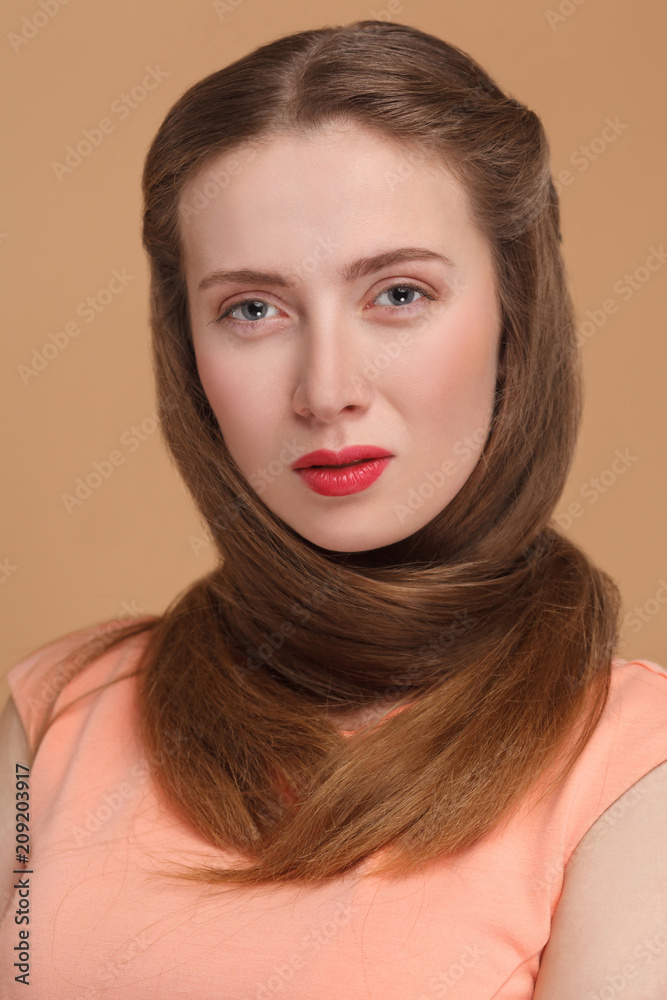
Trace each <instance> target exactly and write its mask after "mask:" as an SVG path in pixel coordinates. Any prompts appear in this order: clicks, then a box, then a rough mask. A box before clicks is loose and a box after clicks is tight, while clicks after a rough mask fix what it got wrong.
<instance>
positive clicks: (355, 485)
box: [296, 455, 391, 497]
mask: <svg viewBox="0 0 667 1000" xmlns="http://www.w3.org/2000/svg"><path fill="white" fill-rule="evenodd" d="M390 458H391V455H387V456H386V457H385V458H370V459H369V460H368V461H367V462H360V463H359V465H348V466H346V467H345V468H343V469H336V468H329V469H317V468H314V467H311V468H310V469H296V472H297V473H298V474H299V475H300V476H301V478H302V480H303V481H304V483H305V484H306V486H310V488H311V490H313V492H315V493H321V494H322V496H325V497H346V496H348V495H349V494H350V493H360V492H361V490H367V489H368V487H369V486H372V485H373V483H374V482H375V480H376V479H378V478H379V476H381V475H382V473H383V472H384V470H385V469H386V467H387V465H388V464H389V459H390Z"/></svg>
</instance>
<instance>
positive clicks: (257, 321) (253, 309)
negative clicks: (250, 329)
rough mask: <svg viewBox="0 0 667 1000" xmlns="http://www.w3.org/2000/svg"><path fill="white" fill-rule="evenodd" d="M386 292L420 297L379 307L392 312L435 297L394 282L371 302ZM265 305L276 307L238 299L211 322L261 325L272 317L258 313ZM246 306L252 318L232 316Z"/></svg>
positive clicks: (261, 300)
mask: <svg viewBox="0 0 667 1000" xmlns="http://www.w3.org/2000/svg"><path fill="white" fill-rule="evenodd" d="M388 292H397V293H398V298H399V299H401V298H402V299H403V300H405V298H406V296H407V297H410V296H411V295H412V293H414V292H418V293H419V296H420V298H419V299H417V300H416V302H415V301H414V300H412V299H411V300H410V301H409V302H405V301H403V302H402V303H400V304H399V305H394V304H393V303H389V304H387V305H384V306H382V307H381V308H386V309H391V310H392V311H394V312H408V311H410V312H411V311H412V310H413V307H415V306H416V305H417V304H418V303H419V301H420V299H422V298H423V299H431V300H433V299H435V297H436V296H435V295H432V294H431V293H430V292H427V291H426V289H425V288H422V287H421V285H413V284H408V283H403V282H395V283H394V284H392V285H387V287H386V288H384V289H383V290H382V291H381V292H378V294H377V295H376V296H375V298H374V299H372V302H377V300H378V299H379V298H380V297H381V296H382V295H386V294H387V293H388ZM265 307H266V308H269V309H276V308H277V306H273V305H271V303H270V302H267V301H266V300H265V299H258V298H252V299H240V300H239V301H238V302H233V303H232V305H230V306H228V307H227V309H225V311H224V312H223V313H222V314H221V315H220V316H218V317H217V319H214V320H213V322H214V323H224V322H225V321H228V322H229V325H230V326H234V325H237V326H261V325H262V324H263V323H264V322H265V320H266V319H267V318H268V319H271V318H273V317H267V316H266V315H259V313H261V312H262V311H263V310H264V308H265ZM417 307H418V306H417ZM246 308H247V309H249V311H250V314H251V317H252V318H249V317H248V316H246V317H245V318H244V319H235V318H234V316H233V313H235V312H236V310H237V309H246Z"/></svg>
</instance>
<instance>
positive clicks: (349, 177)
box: [179, 125, 479, 268]
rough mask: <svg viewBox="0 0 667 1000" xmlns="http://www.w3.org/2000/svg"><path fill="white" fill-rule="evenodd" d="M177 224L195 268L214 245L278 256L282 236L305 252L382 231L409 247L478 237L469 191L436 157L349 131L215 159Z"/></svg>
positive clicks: (272, 142) (281, 139) (271, 143)
mask: <svg viewBox="0 0 667 1000" xmlns="http://www.w3.org/2000/svg"><path fill="white" fill-rule="evenodd" d="M179 223H180V229H181V236H182V241H183V247H184V251H185V257H186V263H188V264H189V265H191V266H195V267H197V268H200V267H203V266H207V265H208V264H209V263H211V262H212V259H211V255H212V254H213V253H218V252H219V250H220V246H221V244H227V245H228V246H231V245H233V246H234V249H235V250H237V251H239V252H241V253H246V252H249V251H250V250H252V251H254V252H255V253H256V251H257V247H258V244H259V245H261V246H262V247H263V248H264V249H266V250H267V251H269V250H271V251H276V252H279V251H280V249H281V246H282V244H283V243H284V241H285V238H286V235H288V236H289V239H290V241H291V242H292V243H294V242H295V241H296V242H299V241H301V242H303V244H304V245H306V244H307V243H308V242H309V241H310V242H312V241H313V240H317V239H318V237H321V235H322V234H323V233H329V234H333V233H336V234H338V236H341V234H343V235H344V236H345V237H349V239H350V241H351V243H354V244H355V245H358V243H359V240H360V239H362V240H363V239H364V235H365V237H366V239H368V237H370V236H372V234H373V233H374V232H378V233H379V232H380V231H381V232H382V234H383V235H385V236H389V237H391V238H393V239H396V240H401V239H405V240H406V241H407V242H414V241H415V239H416V238H417V237H421V238H422V239H431V240H432V239H433V238H434V237H435V236H436V235H438V234H440V235H442V234H444V233H448V234H449V235H450V236H451V237H454V238H458V239H459V241H460V239H461V238H462V237H466V236H467V238H471V237H474V236H475V234H474V233H473V230H474V228H475V227H474V226H473V223H472V220H471V213H470V205H469V202H468V198H467V194H466V191H465V189H464V187H463V186H462V184H461V183H460V182H459V181H458V180H457V178H456V177H455V176H454V175H453V173H452V172H451V171H450V170H449V169H448V167H447V166H446V165H445V163H444V162H443V160H442V159H441V158H440V157H437V156H436V155H435V154H432V153H428V152H427V151H426V150H424V149H422V148H419V147H417V146H416V145H412V144H410V145H408V144H399V143H398V142H396V141H394V140H393V139H391V138H389V137H385V136H380V135H378V134H377V133H374V132H371V131H369V130H366V129H363V128H360V127H358V126H356V125H330V126H328V127H326V128H321V129H318V130H317V131H316V132H314V133H312V134H309V135H293V134H286V135H279V136H273V137H271V138H269V139H267V140H263V141H262V142H259V143H247V144H244V145H241V146H239V147H237V148H235V149H233V150H230V151H228V152H225V153H222V154H219V155H218V156H215V157H212V158H211V159H210V160H209V161H208V162H207V163H206V164H205V165H204V166H203V167H202V168H201V169H200V170H199V171H198V172H197V174H196V175H195V176H193V178H191V179H190V180H189V181H188V183H187V184H186V186H185V187H184V190H183V192H182V195H181V198H180V202H179ZM476 235H477V237H478V238H479V234H476Z"/></svg>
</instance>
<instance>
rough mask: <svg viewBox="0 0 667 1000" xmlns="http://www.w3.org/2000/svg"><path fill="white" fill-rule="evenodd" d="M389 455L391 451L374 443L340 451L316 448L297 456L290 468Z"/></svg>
mask: <svg viewBox="0 0 667 1000" xmlns="http://www.w3.org/2000/svg"><path fill="white" fill-rule="evenodd" d="M389 455H391V452H390V451H387V449H386V448H378V447H377V446H376V445H374V444H353V445H350V447H349V448H342V449H341V450H340V451H331V450H330V449H329V448H318V449H317V451H309V452H308V454H307V455H302V456H301V458H297V460H296V461H295V462H292V468H293V469H307V468H308V467H309V466H311V465H344V464H346V463H347V462H358V461H359V459H366V458H386V457H387V456H389Z"/></svg>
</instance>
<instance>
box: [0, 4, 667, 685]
mask: <svg viewBox="0 0 667 1000" xmlns="http://www.w3.org/2000/svg"><path fill="white" fill-rule="evenodd" d="M559 4H560V6H559ZM661 7H662V10H661ZM373 17H376V18H381V19H392V20H396V21H402V22H404V23H407V24H411V25H415V26H417V27H420V28H422V29H424V30H426V31H430V32H433V33H435V34H438V35H440V36H441V37H442V38H444V39H446V40H447V41H450V42H453V43H454V44H456V45H458V46H460V47H461V48H463V49H465V50H466V51H468V52H469V53H470V54H471V55H473V56H474V57H475V58H476V59H477V60H478V61H479V62H481V64H482V65H483V66H484V67H485V68H486V69H487V70H488V71H489V72H490V73H491V75H492V76H493V77H494V78H495V79H496V80H497V82H498V83H499V84H500V85H501V86H502V87H503V88H505V89H506V90H508V91H509V92H510V94H512V95H513V96H515V97H517V98H518V99H520V100H521V101H523V102H524V103H526V104H527V105H528V106H529V107H531V108H533V109H534V110H535V111H537V112H538V114H539V115H540V116H541V118H542V120H543V122H544V125H545V127H546V129H547V132H548V135H549V137H550V142H551V146H552V159H553V170H554V176H555V177H561V178H562V181H559V183H560V184H561V203H562V213H563V227H564V239H565V254H566V261H567V266H568V270H569V273H570V276H571V282H572V288H573V293H574V296H575V302H576V306H577V310H578V315H579V318H580V321H581V323H583V322H584V321H585V320H589V321H590V322H589V324H588V326H584V327H582V330H583V331H586V332H587V333H588V334H589V335H587V336H585V338H584V346H583V353H584V359H585V369H586V380H587V398H586V408H585V418H584V423H583V427H582V432H581V436H580V439H579V448H578V452H577V457H576V462H575V465H574V468H573V471H572V474H571V476H570V480H569V483H568V487H567V490H566V493H565V495H564V496H563V498H562V501H561V503H560V504H559V511H560V512H566V511H567V509H568V506H569V505H570V504H571V503H578V504H579V506H578V507H575V508H573V512H574V513H575V514H576V516H574V517H571V518H570V519H569V520H570V522H571V523H570V524H569V525H568V524H567V519H564V520H563V526H567V528H568V531H569V533H570V534H571V536H572V537H573V538H574V539H575V540H576V541H577V542H578V543H579V544H580V545H581V546H583V548H584V549H585V550H586V552H588V553H589V554H590V555H591V556H592V557H593V558H594V559H595V560H596V561H597V562H598V563H599V564H600V565H601V566H602V567H603V568H604V569H606V570H607V571H608V572H609V573H610V574H611V575H612V576H613V577H614V578H615V579H616V580H617V581H618V583H619V584H620V586H621V589H622V592H623V595H624V601H625V606H624V614H625V615H627V616H630V615H634V614H635V612H633V609H634V608H636V607H638V608H639V609H640V610H641V613H642V615H643V617H644V619H645V621H641V620H640V619H639V618H635V617H627V619H626V623H625V626H624V636H625V640H624V645H623V649H622V652H621V655H623V656H625V657H626V658H633V657H641V658H646V659H650V660H654V661H656V662H658V663H661V664H663V665H665V666H667V632H666V623H667V603H665V602H667V546H666V544H665V510H666V508H667V504H666V500H667V496H666V492H667V491H666V482H665V470H664V466H665V446H664V443H663V439H662V438H661V430H663V429H664V427H665V394H664V383H665V367H666V366H665V360H666V358H665V355H666V352H667V346H666V345H667V338H666V337H665V322H664V318H663V317H664V289H665V277H666V275H667V267H665V266H664V264H663V263H661V264H660V265H659V266H657V267H656V258H653V259H651V261H650V266H651V267H653V268H655V270H648V269H646V270H641V268H642V267H644V266H645V261H646V259H647V258H648V257H649V255H650V253H651V248H656V249H658V250H660V249H661V245H662V244H661V241H665V243H666V244H667V227H666V225H665V213H664V171H665V159H666V157H665V134H666V130H665V115H664V95H665V79H664V76H665V73H664V66H665V60H664V38H665V27H666V24H665V20H666V18H665V13H664V6H663V5H662V4H661V3H660V2H659V0H654V2H652V3H650V2H644V3H637V2H631V0H604V2H603V0H579V2H578V3H575V2H574V0H562V2H561V0H558V2H555V0H554V2H553V3H552V4H551V5H549V4H548V3H546V4H545V3H542V2H533V0H505V2H504V3H502V4H499V3H496V2H492V0H485V2H479V0H471V2H468V3H465V4H462V3H452V2H449V3H448V2H442V0H437V2H436V0H428V2H427V0H402V2H399V0H392V3H390V4H385V5H381V4H376V5H375V6H373V5H372V4H370V3H366V2H362V0H347V2H343V0H336V2H328V3H327V2H320V3H317V4H315V3H312V2H306V3H304V2H296V0H282V2H280V3H276V2H275V0H232V2H228V3H225V2H224V0H223V2H219V3H211V2H203V0H202V2H190V0H188V2H186V0H180V2H175V0H159V2H158V0H141V2H139V3H137V2H134V0H124V2H120V3H109V2H106V3H103V2H99V3H95V4H87V3H84V2H83V0H69V2H68V3H67V4H65V5H64V6H59V5H58V0H39V2H38V0H31V2H28V3H19V2H17V0H8V2H5V4H4V5H3V14H2V21H3V31H2V43H1V44H2V48H3V70H2V73H3V80H2V84H3V93H5V94H6V95H8V99H6V100H5V102H4V103H5V108H4V122H3V125H2V134H3V138H4V139H5V140H6V156H5V164H4V167H3V170H4V171H5V176H4V178H3V181H4V183H3V191H4V195H5V198H4V206H3V211H2V216H1V217H0V252H1V253H2V255H3V257H4V265H5V268H6V271H7V272H9V274H10V280H9V282H7V283H6V285H5V292H4V296H3V305H4V307H5V309H4V321H3V337H2V341H3V352H4V361H3V364H2V371H1V376H0V377H1V379H2V391H1V396H0V400H1V403H0V405H1V406H2V411H3V412H2V427H3V431H4V434H3V457H2V471H3V474H4V486H3V489H2V494H1V497H2V499H1V504H2V532H1V535H0V565H1V568H0V609H1V612H2V616H3V626H2V639H1V653H0V676H1V677H2V679H1V680H0V684H1V686H2V690H1V691H0V703H2V702H3V701H4V700H5V697H6V693H7V687H6V682H5V681H4V673H5V672H6V671H7V670H8V669H9V668H10V667H11V666H12V665H13V664H14V663H16V662H18V660H19V659H20V658H22V657H23V656H25V655H27V653H28V652H30V651H31V650H33V649H35V648H36V647H38V646H39V645H41V644H43V643H45V642H47V641H49V640H50V639H53V638H56V637H57V636H59V635H62V634H63V633H65V632H67V631H70V630H72V629H75V628H79V627H83V626H86V625H92V624H95V623H97V622H99V621H103V620H106V619H110V618H114V617H117V616H122V615H123V614H130V615H131V614H142V613H144V612H156V613H157V612H160V611H162V610H163V609H164V607H165V606H166V604H167V603H168V602H169V601H170V600H171V599H172V598H173V597H174V596H175V595H176V594H177V593H178V592H179V591H181V590H182V589H183V588H185V587H186V586H187V585H188V584H189V583H190V581H192V580H194V579H195V578H197V577H199V576H200V575H201V574H202V573H204V572H205V571H207V570H208V569H209V567H210V566H211V564H212V562H211V552H212V550H211V547H210V545H208V544H207V543H206V536H205V534H204V529H203V527H202V525H201V523H200V521H199V518H198V516H197V514H196V512H195V510H194V507H193V505H192V503H191V501H190V499H189V497H188V495H187V494H186V492H185V488H184V487H183V486H182V484H181V482H180V479H179V477H178V476H177V474H176V472H175V471H174V470H173V469H172V467H171V465H170V462H169V460H168V457H167V454H166V451H165V449H164V447H163V445H162V442H161V440H160V439H159V436H158V432H156V431H155V430H153V429H152V428H153V423H152V418H151V414H152V413H153V411H154V394H153V385H152V377H151V368H150V355H149V332H148V323H147V268H146V264H145V260H144V256H143V250H142V247H141V242H140V221H141V192H140V178H141V168H142V161H143V158H144V155H145V153H146V150H147V147H148V145H149V143H150V141H151V139H152V137H153V135H154V133H155V130H156V129H157V127H158V125H159V123H160V121H161V120H162V118H163V116H164V114H165V113H166V111H167V109H168V108H169V107H170V106H171V105H172V103H173V102H174V101H175V100H176V99H177V98H178V97H179V96H180V95H181V93H182V92H183V91H184V90H185V89H186V88H187V87H188V86H190V85H191V84H192V83H194V82H195V81H197V80H199V79H201V78H202V77H203V76H205V75H206V74H208V73H211V72H213V71H215V70H217V69H219V68H220V67H222V66H224V65H225V64H227V63H228V62H231V61H233V60H234V59H236V58H238V57H239V56H241V55H243V54H245V53H246V52H249V51H250V50H251V49H253V48H254V47H255V46H256V45H258V44H260V43H263V42H266V41H269V40H271V39H273V38H275V37H277V36H278V35H283V34H289V33H290V32H292V31H297V30H303V29H305V28H309V27H319V26H322V25H325V24H346V23H349V22H351V21H354V20H360V19H365V18H373ZM149 68H152V69H153V71H155V73H154V79H152V80H151V81H150V85H151V86H154V89H152V90H150V91H148V92H147V93H146V96H145V99H144V100H141V101H139V102H137V103H136V106H135V107H134V108H131V109H129V108H126V112H124V113H123V115H124V117H121V112H120V111H119V109H120V107H121V105H120V103H119V102H122V95H123V94H125V93H129V92H131V91H132V89H133V88H134V87H136V86H138V85H140V84H141V82H142V79H143V78H144V77H145V76H146V74H147V71H148V69H149ZM104 118H107V119H109V120H110V121H111V122H112V123H113V128H112V129H111V130H109V131H108V132H107V133H101V135H102V138H101V141H100V142H99V144H98V145H97V146H95V147H93V149H92V151H91V153H90V154H89V155H88V156H86V157H85V158H84V159H82V161H81V162H80V163H79V164H78V165H76V166H74V167H73V168H72V169H71V170H70V171H69V172H67V173H66V174H65V175H64V176H62V177H61V178H60V179H59V178H58V177H57V176H56V171H55V170H54V166H53V165H54V162H56V161H58V162H61V163H62V162H63V160H64V158H65V155H66V147H67V146H68V145H72V146H76V144H77V143H78V142H79V141H80V140H81V139H82V138H83V137H84V133H83V130H84V129H88V130H91V129H94V128H96V127H98V126H99V123H100V120H101V119H104ZM607 119H610V120H611V121H612V122H614V121H615V122H616V123H617V133H616V134H614V133H613V132H612V131H611V130H610V129H608V128H607V129H606V131H605V126H606V121H607ZM106 127H107V128H108V127H109V126H108V125H107V126H106ZM603 132H604V135H605V137H604V138H603V137H602V136H603ZM612 136H613V139H612V138H611V137H612ZM591 144H592V145H591ZM582 147H588V148H589V151H590V153H589V155H590V157H591V158H590V159H589V160H588V161H586V159H585V157H586V154H585V153H584V152H582ZM584 165H585V169H584ZM563 171H569V175H568V174H567V173H565V174H563V173H562V172H563ZM567 182H569V183H567ZM123 269H125V272H124V273H125V275H126V279H125V280H126V282H127V284H126V287H123V288H122V289H121V290H119V291H117V293H116V294H112V295H110V296H107V294H106V292H105V291H104V290H105V289H107V287H108V286H109V282H110V281H111V279H112V272H113V271H114V270H116V271H117V272H119V273H121V274H122V273H123ZM637 269H639V270H637ZM635 272H637V276H636V278H635V277H633V279H632V280H633V281H635V283H636V285H637V288H636V289H634V290H632V289H631V288H630V287H629V286H628V285H627V283H626V281H627V279H626V278H624V275H629V276H631V277H632V276H633V275H634V274H635ZM130 276H131V279H130ZM114 287H116V288H120V286H119V285H117V284H116V283H114ZM100 292H101V293H102V294H101V296H100V297H99V299H98V306H99V308H100V312H99V313H96V314H95V316H94V319H93V320H92V321H89V322H87V321H86V315H82V313H81V312H77V309H78V308H79V306H80V303H82V302H85V300H86V298H87V297H89V296H92V297H94V298H95V297H97V296H98V295H99V293H100ZM107 297H109V298H111V301H110V302H108V303H106V302H105V299H106V298H107ZM605 303H606V309H607V311H606V312H605ZM587 311H590V312H591V313H592V314H593V316H594V317H597V320H598V324H597V325H596V324H595V320H590V317H589V315H588V313H587ZM87 315H88V316H90V315H91V314H90V313H88V314H87ZM601 319H602V320H604V322H600V320H601ZM72 322H76V323H77V324H78V329H79V330H80V332H79V334H78V335H77V336H74V337H67V335H66V334H63V331H66V330H67V324H68V323H70V324H71V323H72ZM69 329H70V330H71V329H72V327H71V326H70V327H69ZM49 334H53V337H54V338H56V339H59V340H60V343H61V344H64V345H65V346H63V347H62V348H61V349H58V350H57V351H54V349H53V348H50V349H48V350H47V354H51V355H53V354H55V357H52V358H47V359H46V362H45V364H44V367H43V368H42V370H41V371H39V372H37V373H36V374H34V375H32V376H30V375H27V376H26V372H25V370H24V369H22V368H21V367H20V366H26V368H27V366H28V365H33V364H34V362H35V355H33V353H32V352H33V349H36V350H37V351H38V352H40V353H41V352H42V349H43V347H44V345H45V344H52V343H53V339H49ZM38 363H39V362H38ZM22 372H23V375H22V374H21V373H22ZM133 427H135V428H136V427H138V428H139V433H138V434H137V433H136V432H135V431H133V430H132V428H133ZM114 451H116V452H119V453H120V455H121V459H120V460H119V459H118V458H116V461H117V462H119V464H117V465H116V466H112V467H111V468H112V472H111V474H110V475H108V478H106V479H104V480H103V481H102V483H101V485H100V486H99V487H98V488H97V489H95V490H93V491H92V492H91V495H90V496H89V497H88V498H87V499H85V500H84V501H83V502H82V503H81V504H80V505H78V506H75V507H74V508H72V509H71V510H70V511H68V509H67V508H66V505H65V502H64V501H63V494H68V493H69V494H72V493H73V491H74V488H75V485H76V480H77V477H82V478H84V479H85V477H86V476H87V475H88V474H89V473H90V472H92V471H93V470H94V465H93V463H94V462H98V463H101V462H103V461H104V460H108V456H109V454H110V453H111V452H114ZM617 451H619V452H620V453H621V454H626V453H627V454H628V455H629V456H630V459H631V460H630V459H628V461H629V464H626V465H625V466H623V465H621V464H620V463H619V462H616V465H615V467H614V465H613V463H614V459H615V457H616V452H617ZM105 468H106V467H105ZM107 472H108V468H107ZM600 476H601V477H602V479H601V481H599V482H598V485H595V484H594V482H593V480H594V479H595V478H598V477H600ZM582 490H584V492H583V493H582ZM661 581H662V583H661ZM663 583H664V584H665V586H664V588H663ZM661 599H662V601H661Z"/></svg>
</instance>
